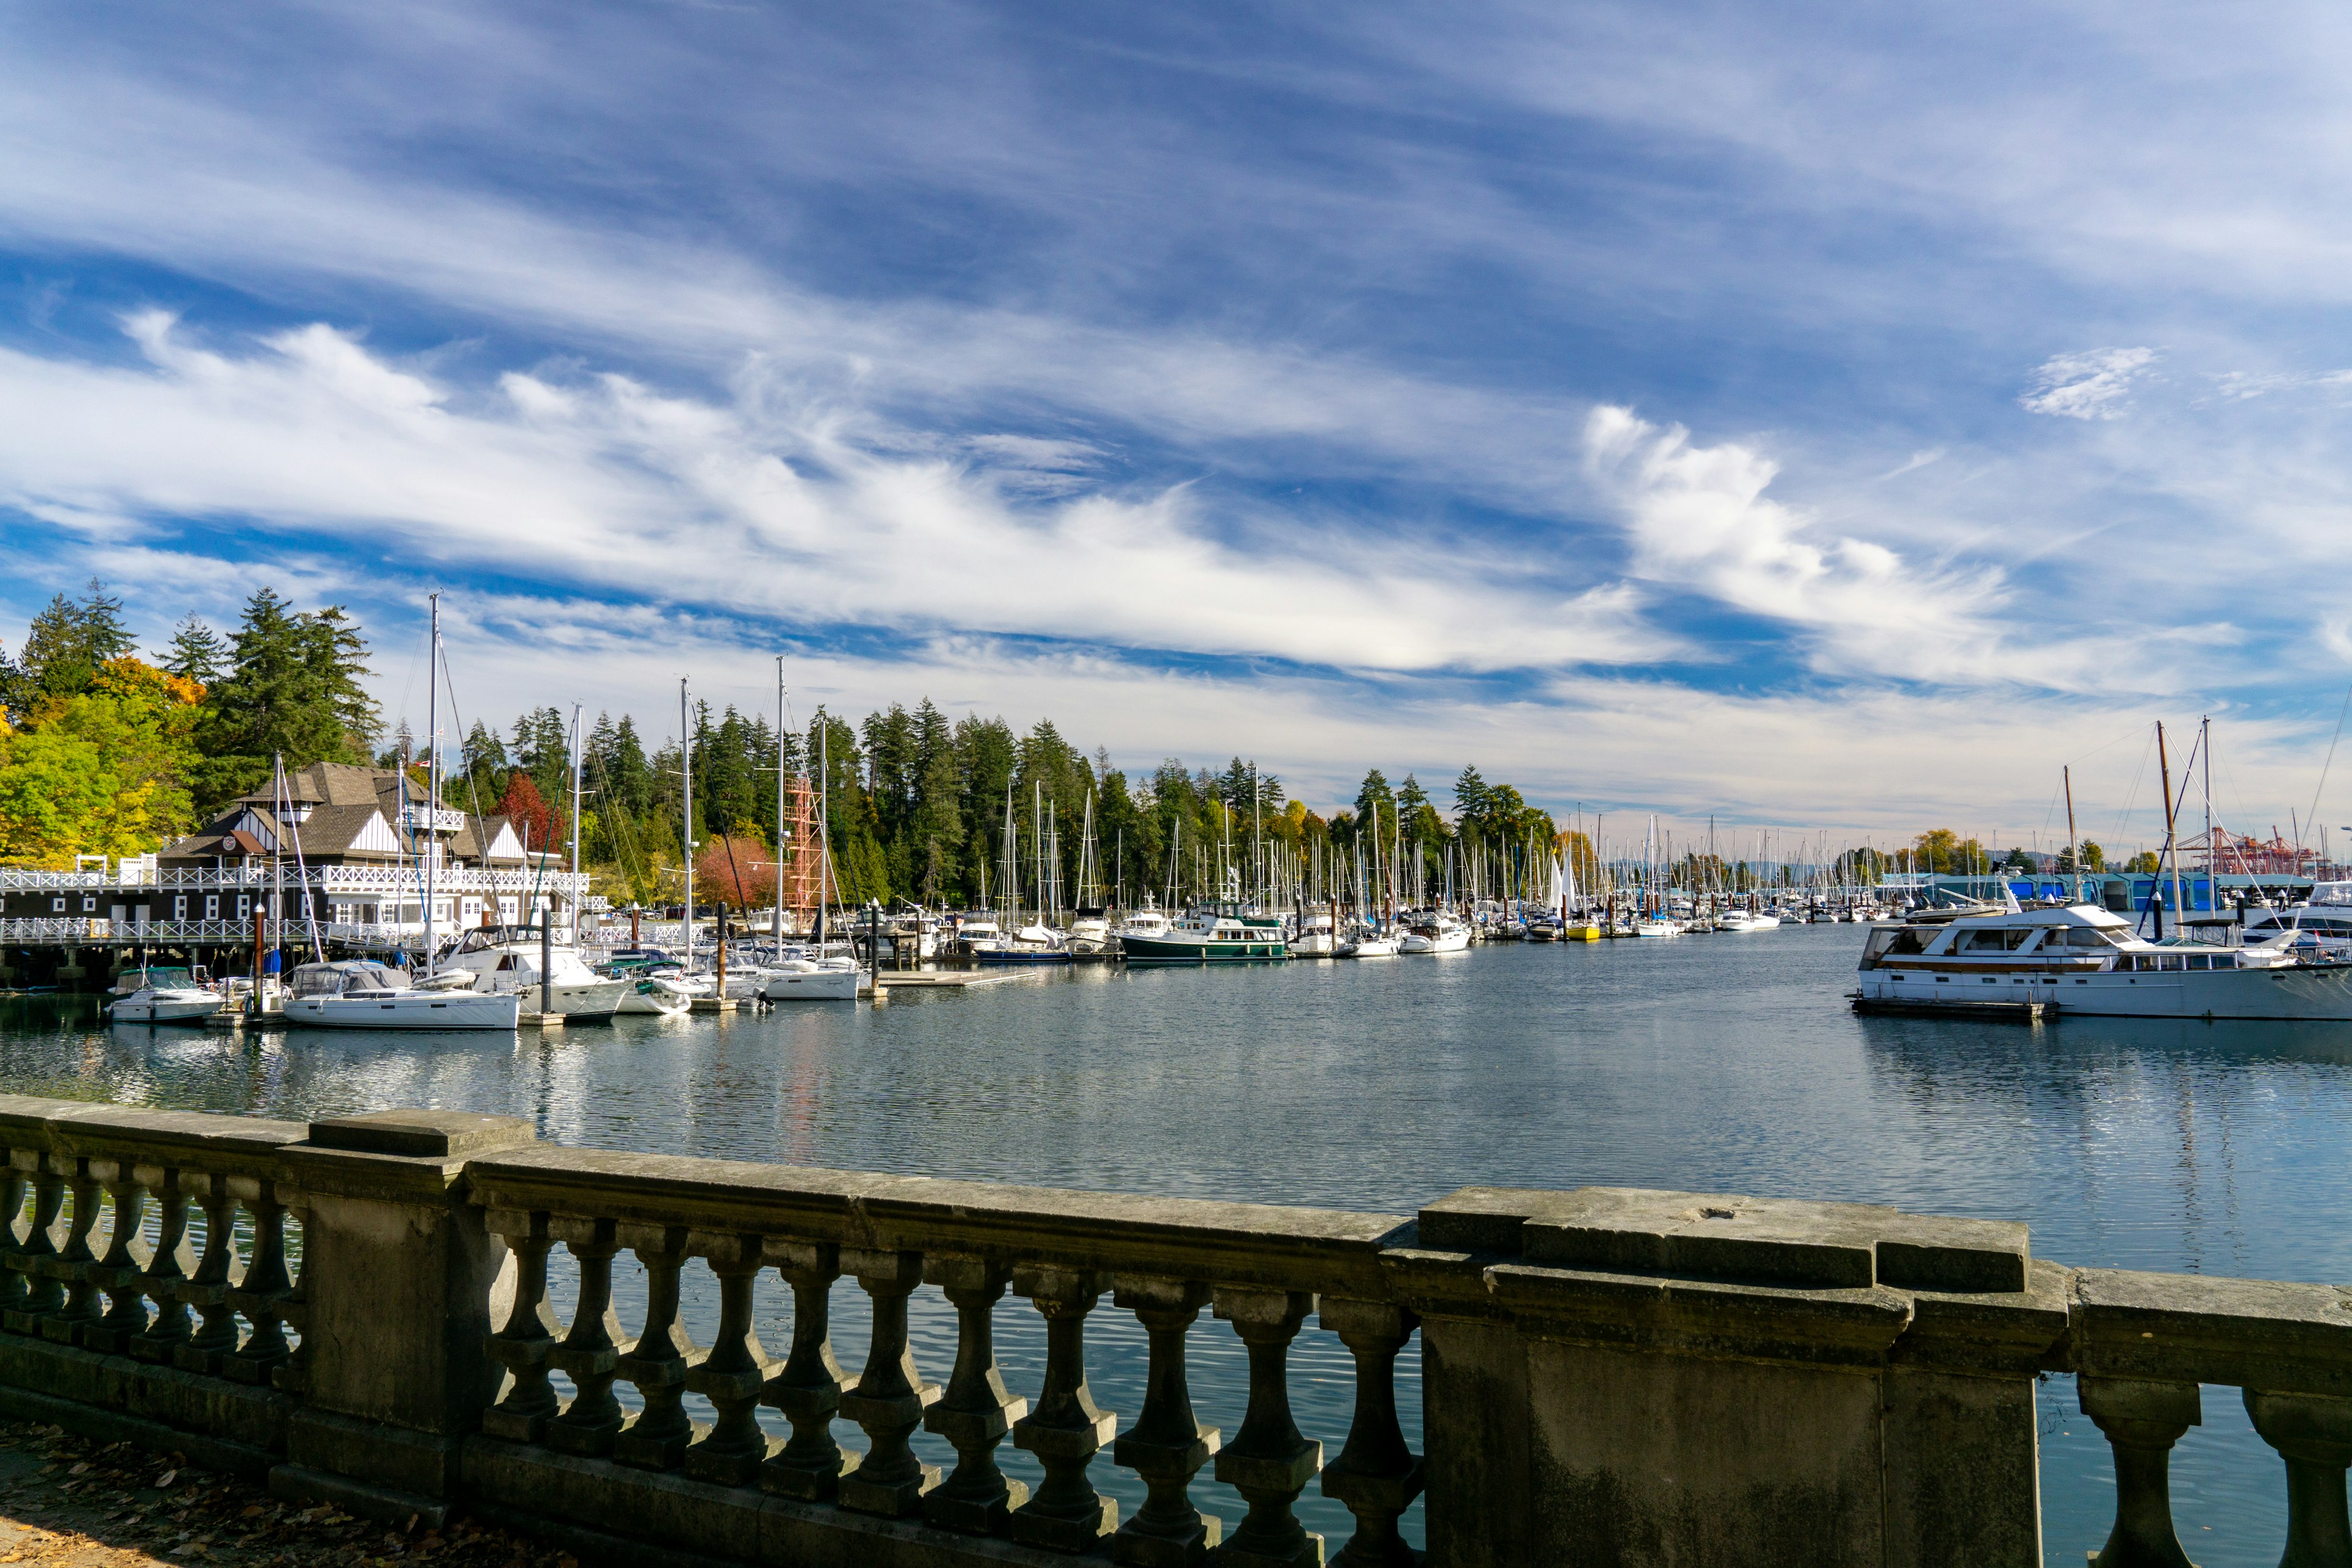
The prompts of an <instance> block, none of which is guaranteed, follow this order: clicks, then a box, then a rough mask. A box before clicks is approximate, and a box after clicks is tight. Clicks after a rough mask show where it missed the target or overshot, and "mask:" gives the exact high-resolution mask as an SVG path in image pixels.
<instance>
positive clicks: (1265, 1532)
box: [1216, 1285, 1323, 1568]
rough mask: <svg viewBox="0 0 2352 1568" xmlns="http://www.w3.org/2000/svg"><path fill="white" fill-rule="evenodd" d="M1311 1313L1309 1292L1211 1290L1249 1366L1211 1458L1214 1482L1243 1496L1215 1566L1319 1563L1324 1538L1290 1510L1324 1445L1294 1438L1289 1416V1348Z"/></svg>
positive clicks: (1319, 1464) (1261, 1567)
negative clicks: (1232, 1419)
mask: <svg viewBox="0 0 2352 1568" xmlns="http://www.w3.org/2000/svg"><path fill="white" fill-rule="evenodd" d="M1313 1310H1315V1297H1314V1295H1313V1294H1312V1293H1311V1292H1308V1291H1304V1290H1267V1289H1258V1288H1255V1287H1242V1286H1223V1285H1221V1286H1219V1287H1218V1288H1217V1291H1216V1312H1217V1316H1218V1317H1220V1318H1223V1319H1224V1320H1225V1321H1228V1322H1230V1323H1232V1324H1233V1326H1234V1332H1235V1333H1236V1334H1239V1335H1240V1336H1241V1340H1242V1342H1243V1343H1244V1344H1245V1345H1247V1346H1248V1347H1249V1363H1250V1373H1249V1378H1250V1392H1249V1409H1248V1411H1247V1412H1246V1413H1244V1415H1243V1416H1242V1427H1241V1430H1240V1431H1239V1432H1236V1433H1234V1440H1233V1443H1232V1445H1231V1446H1230V1447H1226V1448H1225V1449H1224V1450H1223V1452H1222V1453H1220V1454H1218V1456H1217V1479H1219V1480H1221V1481H1223V1482H1225V1483H1226V1484H1227V1485H1229V1486H1231V1487H1232V1488H1233V1489H1234V1490H1235V1491H1237V1492H1239V1493H1241V1494H1242V1497H1243V1499H1244V1500H1246V1501H1247V1502H1248V1504H1249V1512H1248V1513H1246V1514H1244V1516H1243V1517H1242V1521H1241V1523H1240V1525H1239V1526H1238V1527H1236V1528H1235V1529H1234V1537H1233V1539H1232V1540H1231V1541H1228V1542H1225V1544H1224V1545H1223V1546H1222V1547H1220V1548H1218V1552H1217V1560H1218V1562H1219V1563H1234V1564H1237V1565H1245V1568H1276V1565H1277V1564H1279V1565H1280V1568H1295V1565H1297V1564H1307V1563H1321V1562H1322V1561H1323V1538H1322V1537H1321V1536H1319V1535H1315V1534H1310V1533H1309V1532H1308V1531H1307V1529H1306V1527H1305V1526H1303V1525H1301V1524H1300V1523H1299V1522H1298V1520H1297V1515H1295V1514H1294V1513H1293V1512H1292V1511H1291V1506H1292V1504H1294V1503H1296V1502H1297V1500H1298V1494H1299V1493H1300V1492H1302V1491H1304V1490H1306V1489H1307V1482H1308V1481H1309V1480H1311V1479H1314V1477H1315V1472H1316V1471H1317V1470H1318V1469H1319V1468H1321V1467H1322V1463H1323V1445H1322V1444H1320V1443H1317V1442H1314V1441H1311V1440H1310V1439H1308V1438H1307V1437H1305V1436H1301V1435H1300V1433H1299V1430H1298V1426H1297V1423H1296V1422H1294V1421H1293V1420H1292V1419H1291V1416H1290V1342H1291V1341H1292V1340H1294V1339H1297V1337H1298V1326H1299V1324H1301V1323H1303V1322H1305V1321H1307V1313H1309V1312H1311V1311H1313Z"/></svg>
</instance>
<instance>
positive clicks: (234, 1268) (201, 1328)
mask: <svg viewBox="0 0 2352 1568" xmlns="http://www.w3.org/2000/svg"><path fill="white" fill-rule="evenodd" d="M182 1181H183V1182H184V1183H187V1184H191V1185H192V1186H193V1188H194V1190H195V1191H198V1192H201V1193H202V1194H204V1205H203V1206H204V1211H205V1250H204V1256H203V1257H202V1258H199V1259H198V1260H197V1262H196V1271H195V1272H194V1274H193V1275H191V1276H189V1278H188V1279H187V1280H186V1282H185V1283H184V1284H182V1285H181V1286H180V1288H179V1296H180V1300H183V1301H184V1302H186V1303H187V1304H188V1305H189V1306H191V1307H194V1309H195V1310H196V1313H197V1319H196V1328H195V1331H194V1333H192V1334H190V1335H189V1336H188V1342H187V1343H185V1344H184V1345H180V1346H177V1347H175V1348H174V1349H173V1352H172V1364H173V1366H176V1367H178V1368H179V1369H180V1370H181V1371H182V1372H194V1373H205V1374H207V1375H209V1374H211V1373H217V1372H219V1371H220V1366H221V1358H222V1357H223V1356H225V1355H229V1354H232V1353H234V1352H236V1339H237V1333H236V1308H235V1307H233V1306H232V1305H230V1303H229V1293H230V1292H231V1291H232V1290H234V1289H236V1286H237V1284H238V1283H239V1281H240V1280H241V1279H242V1278H243V1272H244V1265H243V1264H242V1262H241V1261H240V1260H239V1259H238V1258H237V1255H236V1204H237V1200H236V1193H235V1192H233V1191H231V1190H230V1186H229V1179H228V1178H227V1177H226V1176H220V1175H206V1176H194V1177H190V1176H183V1177H182ZM198 1183H201V1185H200V1186H194V1184H198Z"/></svg>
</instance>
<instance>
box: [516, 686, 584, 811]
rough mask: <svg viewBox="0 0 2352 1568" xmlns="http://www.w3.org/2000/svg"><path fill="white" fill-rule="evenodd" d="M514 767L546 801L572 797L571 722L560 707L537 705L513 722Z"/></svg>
mask: <svg viewBox="0 0 2352 1568" xmlns="http://www.w3.org/2000/svg"><path fill="white" fill-rule="evenodd" d="M514 763H515V766H517V767H519V768H522V769H524V770H526V771H527V772H529V773H530V782H531V783H532V784H534V785H535V786H537V788H538V790H539V793H540V795H541V797H543V798H545V799H548V800H569V799H571V798H572V725H571V722H570V721H568V720H566V719H565V718H564V716H563V712H562V710H561V709H557V708H541V709H537V710H533V711H531V712H529V713H526V714H524V715H523V716H522V717H520V719H517V720H516V721H515V724H514Z"/></svg>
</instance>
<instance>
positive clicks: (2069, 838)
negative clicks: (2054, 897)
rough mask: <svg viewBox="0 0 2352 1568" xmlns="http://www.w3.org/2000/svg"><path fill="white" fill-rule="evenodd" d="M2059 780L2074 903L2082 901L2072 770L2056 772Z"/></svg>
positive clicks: (2080, 856)
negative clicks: (2064, 807) (2071, 870)
mask: <svg viewBox="0 0 2352 1568" xmlns="http://www.w3.org/2000/svg"><path fill="white" fill-rule="evenodd" d="M2058 777H2059V779H2060V780H2061V781H2062V782H2063V784H2065V786H2066V864H2067V865H2069V866H2071V867H2073V868H2074V901H2075V902H2076V903H2078V904H2079V903H2081V902H2082V901H2083V841H2082V840H2081V839H2080V838H2078V837H2075V836H2074V769H2073V768H2071V767H2064V768H2060V769H2059V770H2058Z"/></svg>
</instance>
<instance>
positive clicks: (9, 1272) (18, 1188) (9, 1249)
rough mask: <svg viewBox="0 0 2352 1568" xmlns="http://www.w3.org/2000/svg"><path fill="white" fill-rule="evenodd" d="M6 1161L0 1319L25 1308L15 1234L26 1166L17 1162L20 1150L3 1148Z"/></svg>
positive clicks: (21, 1251) (2, 1169) (1, 1185)
mask: <svg viewBox="0 0 2352 1568" xmlns="http://www.w3.org/2000/svg"><path fill="white" fill-rule="evenodd" d="M5 1154H6V1161H5V1163H0V1194H5V1195H0V1203H5V1205H7V1207H6V1210H5V1214H6V1217H5V1220H0V1322H5V1321H7V1314H8V1313H10V1312H21V1311H23V1310H25V1267H24V1263H25V1244H24V1242H23V1241H21V1240H19V1239H18V1238H17V1236H16V1226H17V1224H18V1222H20V1221H22V1220H23V1219H24V1217H25V1190H26V1186H27V1185H28V1184H27V1183H26V1180H25V1167H24V1166H23V1165H20V1164H18V1163H17V1161H18V1159H19V1158H20V1155H19V1152H18V1151H16V1150H14V1149H10V1150H7V1151H5Z"/></svg>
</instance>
